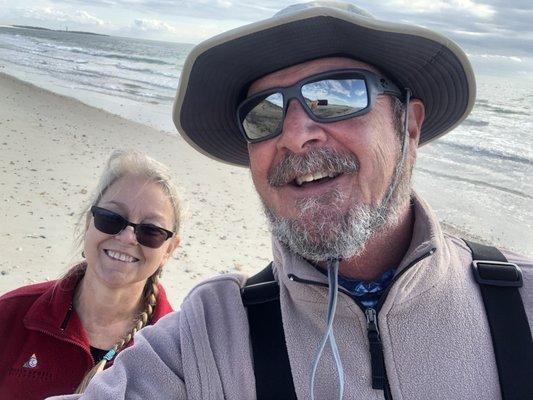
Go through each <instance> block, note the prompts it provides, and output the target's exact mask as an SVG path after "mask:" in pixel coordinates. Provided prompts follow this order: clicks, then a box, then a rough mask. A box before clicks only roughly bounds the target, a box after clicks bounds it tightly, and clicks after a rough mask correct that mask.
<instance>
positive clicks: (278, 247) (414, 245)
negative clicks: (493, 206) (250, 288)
mask: <svg viewBox="0 0 533 400" xmlns="http://www.w3.org/2000/svg"><path fill="white" fill-rule="evenodd" d="M411 201H412V206H413V210H414V216H415V221H414V225H413V235H412V238H411V244H410V246H409V249H408V250H407V252H406V254H405V256H404V257H403V259H402V261H401V262H400V264H399V265H398V268H397V270H396V274H398V273H401V272H402V271H403V270H404V269H405V268H406V267H411V266H413V267H414V266H416V269H417V270H418V269H419V268H420V267H422V266H426V265H428V264H430V263H431V264H435V265H436V266H433V267H432V268H433V269H437V267H439V268H444V266H443V263H442V261H443V259H444V258H446V256H445V254H446V252H445V251H443V245H442V243H443V236H442V231H441V229H440V225H439V222H438V220H437V218H436V216H435V215H434V213H433V212H432V210H431V209H430V207H429V206H428V204H427V203H426V202H425V201H424V200H422V199H421V198H420V197H419V196H418V195H417V194H416V193H413V194H412V197H411ZM272 248H273V254H274V273H275V276H276V278H277V279H278V281H282V282H283V283H284V284H285V285H286V286H288V287H292V285H293V283H292V282H291V278H294V277H296V278H297V279H298V280H299V281H309V282H314V283H319V284H323V285H325V286H327V277H326V276H324V274H322V273H320V272H319V271H317V270H316V268H314V267H313V266H312V265H311V264H310V263H309V262H308V261H307V260H305V259H303V258H302V257H300V256H299V255H297V254H295V253H293V252H291V251H290V250H289V249H288V248H287V247H286V246H285V245H284V244H283V243H280V242H279V241H278V240H277V239H275V238H273V244H272ZM418 260H421V261H418ZM413 264H415V265H413ZM410 269H412V268H410ZM417 289H418V290H425V288H423V287H419V288H417ZM418 290H417V291H418ZM414 293H415V291H413V294H414Z"/></svg>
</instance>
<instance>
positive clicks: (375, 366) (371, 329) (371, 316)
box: [365, 308, 386, 390]
mask: <svg viewBox="0 0 533 400" xmlns="http://www.w3.org/2000/svg"><path fill="white" fill-rule="evenodd" d="M365 315H366V329H367V335H368V344H369V347H370V363H371V368H372V388H373V389H380V390H384V389H385V378H386V377H385V362H384V360H383V345H382V343H381V337H380V335H379V328H378V314H377V312H376V310H375V309H373V308H367V309H366V310H365Z"/></svg>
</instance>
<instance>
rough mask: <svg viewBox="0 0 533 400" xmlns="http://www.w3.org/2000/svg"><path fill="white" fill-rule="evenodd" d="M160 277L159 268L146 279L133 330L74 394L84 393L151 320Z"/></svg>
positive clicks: (92, 371) (84, 378) (83, 381)
mask: <svg viewBox="0 0 533 400" xmlns="http://www.w3.org/2000/svg"><path fill="white" fill-rule="evenodd" d="M160 276H161V267H159V268H158V270H157V271H156V272H155V273H154V274H153V275H152V276H151V277H149V278H148V279H147V281H146V285H145V287H144V294H143V298H144V311H143V312H142V313H140V314H139V316H138V317H137V318H136V319H135V322H134V324H133V328H132V329H131V330H130V331H129V332H128V333H127V334H126V335H124V337H122V339H120V340H119V341H118V342H117V343H115V345H114V346H113V347H112V348H111V350H110V351H109V352H108V354H106V356H105V357H104V358H103V359H102V360H100V361H99V362H97V363H96V365H95V366H94V367H93V368H91V369H90V370H89V372H87V374H86V375H85V376H84V377H83V379H82V381H81V383H80V385H79V386H78V388H77V389H76V392H75V393H76V394H81V393H83V392H85V389H87V386H89V382H90V381H91V379H92V378H93V377H94V376H95V375H96V374H97V373H98V372H100V371H103V370H104V368H105V365H106V364H107V362H108V361H110V360H112V357H114V356H115V355H116V354H118V353H119V352H120V351H121V350H122V349H123V348H124V346H126V345H127V344H128V343H129V342H130V341H131V339H132V338H133V336H134V335H135V333H137V332H138V331H140V330H141V329H142V328H144V327H145V326H146V325H147V324H148V322H149V321H150V320H151V318H152V314H153V313H154V309H155V306H156V304H157V296H158V294H159V288H158V284H159V277H160ZM110 353H111V356H110V357H109V360H108V359H107V356H108V355H109V354H110Z"/></svg>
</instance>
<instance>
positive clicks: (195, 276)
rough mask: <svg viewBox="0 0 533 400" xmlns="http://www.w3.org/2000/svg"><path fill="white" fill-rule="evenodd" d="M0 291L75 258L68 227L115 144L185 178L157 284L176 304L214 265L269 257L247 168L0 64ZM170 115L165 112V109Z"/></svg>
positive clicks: (244, 268) (48, 274)
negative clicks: (174, 233) (168, 255)
mask: <svg viewBox="0 0 533 400" xmlns="http://www.w3.org/2000/svg"><path fill="white" fill-rule="evenodd" d="M0 87H1V91H0V148H1V154H2V156H1V157H0V218H2V223H1V224H0V238H1V240H2V253H3V254H2V257H1V259H0V294H4V293H5V292H7V291H9V290H12V289H15V288H16V287H19V286H22V285H26V284H31V283H36V282H40V281H44V280H49V279H55V278H58V277H60V276H61V275H62V274H64V273H65V272H66V271H67V270H68V268H69V266H71V265H73V264H74V263H75V262H77V261H79V260H80V259H81V255H80V254H79V252H78V251H77V250H75V249H74V228H75V224H76V222H77V220H78V218H79V216H80V212H81V210H82V207H83V205H84V204H85V202H86V201H87V200H88V197H89V193H90V192H91V190H92V188H93V187H94V185H95V184H96V179H97V177H98V176H99V175H100V172H101V170H102V168H103V166H104V164H105V161H106V160H107V158H108V156H109V154H110V153H111V152H112V151H113V150H114V149H119V148H123V149H136V150H141V151H144V152H146V153H147V154H149V155H150V156H152V157H154V158H156V159H157V160H159V161H161V162H163V163H165V164H166V165H168V166H169V167H171V169H172V170H173V171H174V173H175V177H176V180H177V182H178V183H179V185H180V187H181V195H182V203H183V209H184V215H183V223H182V229H181V237H182V242H181V246H180V247H179V248H178V250H177V251H176V252H175V254H174V257H173V259H172V260H171V261H170V262H169V263H168V264H167V265H166V268H165V271H164V275H163V284H164V285H165V288H166V289H167V292H168V294H169V299H170V301H171V303H172V304H173V306H174V307H178V306H179V304H180V303H181V300H182V298H183V297H184V296H185V295H186V294H187V292H188V291H189V290H190V288H191V287H192V286H194V285H195V284H196V283H197V282H199V281H201V280H203V279H205V278H208V277H209V276H212V275H214V274H218V273H225V272H235V271H239V272H244V273H247V274H252V273H254V272H255V271H257V270H259V269H261V268H263V267H264V266H265V265H266V264H267V263H268V262H269V260H270V258H271V250H270V238H269V234H268V230H267V228H266V222H265V218H264V217H263V216H262V213H261V211H260V203H259V200H258V198H257V195H256V194H255V192H254V190H253V188H252V185H251V180H250V178H249V172H248V170H246V169H243V168H234V167H230V166H225V165H223V164H221V163H216V162H214V161H211V160H210V159H208V158H207V157H205V156H202V155H200V154H198V153H197V152H195V151H194V150H193V149H192V148H191V147H190V146H189V145H187V144H186V143H185V142H184V141H183V140H182V139H181V137H179V136H178V135H177V134H170V133H168V132H159V131H156V130H155V129H152V128H150V127H147V126H144V125H140V124H137V123H134V122H131V121H128V120H126V119H123V118H120V117H118V116H115V115H112V114H110V113H108V112H105V111H102V110H99V109H96V108H93V107H90V106H87V105H85V104H83V103H81V102H79V101H77V100H74V99H71V98H67V97H63V96H60V95H57V94H54V93H51V92H48V91H46V90H43V89H40V88H38V87H36V86H33V85H31V84H28V83H25V82H22V81H19V80H17V79H15V78H12V77H10V76H8V75H5V74H1V73H0ZM169 118H170V111H169Z"/></svg>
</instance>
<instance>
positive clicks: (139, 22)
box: [132, 19, 178, 34]
mask: <svg viewBox="0 0 533 400" xmlns="http://www.w3.org/2000/svg"><path fill="white" fill-rule="evenodd" d="M132 28H133V30H134V31H135V30H138V31H141V32H161V33H172V34H174V33H177V32H178V30H177V29H176V28H175V27H173V26H172V25H170V24H168V23H166V22H165V21H161V20H158V19H136V20H134V21H133V26H132Z"/></svg>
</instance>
